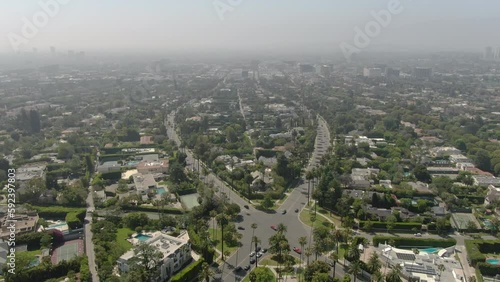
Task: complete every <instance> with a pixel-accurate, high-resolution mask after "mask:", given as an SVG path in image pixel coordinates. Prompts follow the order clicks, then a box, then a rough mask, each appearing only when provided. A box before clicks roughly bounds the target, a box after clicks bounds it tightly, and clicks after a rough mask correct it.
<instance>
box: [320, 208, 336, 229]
mask: <svg viewBox="0 0 500 282" xmlns="http://www.w3.org/2000/svg"><path fill="white" fill-rule="evenodd" d="M317 212H318V213H319V214H322V215H323V216H326V217H327V218H328V219H330V220H331V221H333V222H334V223H335V226H341V223H340V217H338V216H335V215H333V214H331V213H330V212H329V211H327V210H325V209H323V208H320V207H318V210H317Z"/></svg>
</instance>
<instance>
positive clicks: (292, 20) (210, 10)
mask: <svg viewBox="0 0 500 282" xmlns="http://www.w3.org/2000/svg"><path fill="white" fill-rule="evenodd" d="M57 1H60V2H63V1H62V0H36V1H28V0H26V1H21V0H1V1H0V35H1V39H0V52H13V48H12V44H11V41H12V38H16V39H17V40H18V42H21V41H19V38H24V39H23V40H22V44H20V45H19V49H21V50H31V49H32V48H33V47H36V48H38V50H39V52H48V50H49V46H56V48H57V50H58V51H60V52H66V51H67V50H68V49H75V50H84V51H87V52H92V51H110V50H120V51H138V52H139V51H151V52H153V51H155V52H156V51H165V52H168V51H183V50H186V51H197V50H235V51H239V50H241V51H248V50H258V51H267V50H272V51H279V50H290V51H296V52H300V51H302V50H303V51H304V52H310V51H322V52H325V51H326V52H329V51H330V50H331V52H339V50H340V49H339V43H340V42H347V43H349V44H353V37H354V35H355V32H354V28H355V27H356V26H357V27H359V28H361V29H364V27H365V25H366V24H367V23H368V22H370V21H371V20H373V17H372V15H371V14H370V13H371V12H372V11H379V10H382V9H387V5H388V3H389V2H391V1H394V0H342V1H336V0H239V1H238V0H215V1H213V0H147V1H145V0H134V1H130V0H64V2H68V3H67V4H60V5H59V6H60V9H59V11H58V12H57V13H55V15H52V16H49V19H48V24H47V25H46V26H44V27H40V28H39V29H38V31H37V32H36V33H35V34H34V36H33V37H32V38H25V37H24V36H23V32H22V29H23V26H24V23H23V17H25V18H27V19H28V20H29V21H30V22H33V16H34V15H37V14H38V15H40V13H42V11H43V9H42V8H41V6H40V4H39V2H43V3H46V2H57ZM230 3H236V5H235V6H234V7H231V6H230V5H231V4H230ZM400 3H401V6H402V7H403V10H402V12H401V13H399V14H397V15H393V16H392V20H391V22H390V24H389V25H388V26H387V27H384V28H382V29H381V31H380V34H378V35H377V36H374V37H373V38H372V39H371V42H370V44H369V45H368V46H367V47H366V50H369V49H373V50H379V49H396V50H416V49H417V50H418V49H420V50H429V49H433V50H462V49H463V50H477V51H480V50H482V49H483V48H484V47H485V46H487V45H493V46H500V36H499V27H500V16H499V15H500V13H499V12H500V1H495V0H491V1H486V0H485V1H481V0H470V1H465V0H439V1H437V0H413V1H410V0H400ZM216 4H219V7H226V8H227V7H231V9H230V10H227V11H225V12H223V13H222V14H223V15H222V17H221V16H219V13H218V11H217V9H216V7H215V6H216ZM225 5H226V6H225ZM227 5H229V6H227ZM219 12H220V11H219ZM42 19H43V15H42ZM30 36H31V35H30Z"/></svg>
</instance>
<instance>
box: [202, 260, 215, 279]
mask: <svg viewBox="0 0 500 282" xmlns="http://www.w3.org/2000/svg"><path fill="white" fill-rule="evenodd" d="M214 275H215V274H214V272H213V271H212V269H210V265H208V263H206V262H203V264H202V265H201V272H200V275H199V276H198V279H200V281H205V282H210V278H212V277H214Z"/></svg>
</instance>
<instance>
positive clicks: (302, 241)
mask: <svg viewBox="0 0 500 282" xmlns="http://www.w3.org/2000/svg"><path fill="white" fill-rule="evenodd" d="M306 244H307V237H306V236H301V237H299V245H300V249H301V250H302V251H304V246H305V245H306ZM300 263H302V252H300Z"/></svg>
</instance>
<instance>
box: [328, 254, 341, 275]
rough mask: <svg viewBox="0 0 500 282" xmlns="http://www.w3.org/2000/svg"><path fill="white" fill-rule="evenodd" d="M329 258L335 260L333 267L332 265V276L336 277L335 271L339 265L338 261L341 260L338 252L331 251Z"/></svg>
mask: <svg viewBox="0 0 500 282" xmlns="http://www.w3.org/2000/svg"><path fill="white" fill-rule="evenodd" d="M329 258H330V259H331V260H332V262H333V267H332V277H333V278H335V272H336V269H335V268H336V266H337V262H338V261H339V254H337V253H336V252H331V253H330V256H329Z"/></svg>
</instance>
